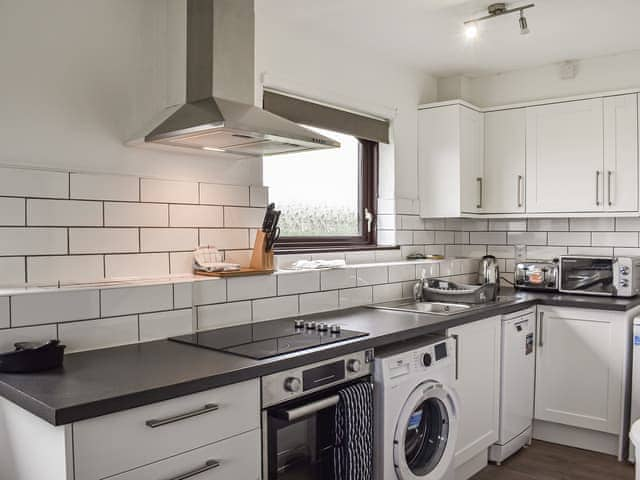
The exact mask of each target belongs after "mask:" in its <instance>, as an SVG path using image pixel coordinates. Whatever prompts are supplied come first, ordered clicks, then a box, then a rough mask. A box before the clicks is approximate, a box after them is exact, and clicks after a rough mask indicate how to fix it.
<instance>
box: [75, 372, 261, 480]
mask: <svg viewBox="0 0 640 480" xmlns="http://www.w3.org/2000/svg"><path fill="white" fill-rule="evenodd" d="M259 424H260V403H259V380H257V379H256V380H250V381H248V382H243V383H237V384H233V385H229V386H226V387H221V388H217V389H214V390H208V391H206V392H200V393H196V394H193V395H188V396H185V397H180V398H175V399H172V400H167V401H164V402H158V403H154V404H151V405H145V406H144V407H138V408H134V409H131V410H125V411H123V412H117V413H112V414H109V415H104V416H102V417H98V418H93V419H90V420H84V421H81V422H77V423H74V424H73V452H74V453H73V455H74V464H75V474H76V480H98V479H101V478H104V477H108V476H110V475H115V474H117V473H121V472H124V471H127V470H131V469H134V468H137V467H140V466H142V465H147V464H150V463H153V462H157V461H158V460H162V459H164V458H167V457H170V456H173V455H177V454H180V453H183V452H186V451H188V450H193V449H195V448H198V447H202V446H204V445H208V444H211V443H214V442H217V441H219V440H222V439H225V438H228V437H231V436H234V435H237V434H239V433H244V432H248V431H250V430H253V429H255V428H258V427H259ZM136 478H137V477H136ZM141 478H142V477H141ZM158 478H162V479H165V478H171V477H170V476H167V475H163V476H161V477H158ZM204 478H206V477H204ZM212 478H213V477H212ZM216 478H217V477H216Z"/></svg>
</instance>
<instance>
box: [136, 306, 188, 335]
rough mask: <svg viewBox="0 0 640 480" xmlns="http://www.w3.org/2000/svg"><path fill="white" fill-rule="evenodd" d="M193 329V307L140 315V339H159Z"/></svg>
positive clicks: (182, 333) (185, 332)
mask: <svg viewBox="0 0 640 480" xmlns="http://www.w3.org/2000/svg"><path fill="white" fill-rule="evenodd" d="M192 331H193V318H192V314H191V308H188V309H185V310H172V311H169V312H158V313H145V314H142V315H140V340H142V341H143V342H145V341H149V340H159V339H164V338H167V337H172V336H175V335H184V334H187V333H191V332H192Z"/></svg>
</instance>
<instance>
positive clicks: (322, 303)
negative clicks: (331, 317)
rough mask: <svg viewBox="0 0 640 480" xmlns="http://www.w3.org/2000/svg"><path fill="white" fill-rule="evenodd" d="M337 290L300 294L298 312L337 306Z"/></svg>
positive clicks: (316, 310)
mask: <svg viewBox="0 0 640 480" xmlns="http://www.w3.org/2000/svg"><path fill="white" fill-rule="evenodd" d="M339 306H340V303H339V297H338V290H332V291H329V292H314V293H305V294H303V295H300V313H315V312H325V311H327V310H335V309H337V308H339Z"/></svg>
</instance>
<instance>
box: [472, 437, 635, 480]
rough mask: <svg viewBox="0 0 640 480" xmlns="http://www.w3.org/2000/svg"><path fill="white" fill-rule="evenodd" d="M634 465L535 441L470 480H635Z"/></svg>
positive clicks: (613, 458)
mask: <svg viewBox="0 0 640 480" xmlns="http://www.w3.org/2000/svg"><path fill="white" fill-rule="evenodd" d="M633 478H634V476H633V466H632V465H630V464H628V463H620V462H618V460H617V459H616V458H615V457H612V456H609V455H604V454H602V453H595V452H589V451H587V450H579V449H577V448H571V447H564V446H562V445H555V444H553V443H546V442H540V441H534V442H533V445H531V446H530V447H529V448H526V449H522V450H520V452H518V453H516V454H515V455H513V456H512V457H511V458H509V459H508V460H506V461H505V462H504V463H503V464H502V465H501V466H500V467H497V466H495V465H489V466H488V467H487V468H485V469H484V470H482V471H481V472H480V473H478V474H477V475H475V476H474V477H473V478H472V479H471V480H633Z"/></svg>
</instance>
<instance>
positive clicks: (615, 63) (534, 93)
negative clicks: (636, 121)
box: [439, 51, 640, 106]
mask: <svg viewBox="0 0 640 480" xmlns="http://www.w3.org/2000/svg"><path fill="white" fill-rule="evenodd" d="M467 86H468V88H467V89H466V91H467V92H468V95H469V97H468V98H466V100H469V101H471V102H472V103H475V104H477V105H479V106H495V105H502V104H508V103H515V102H522V101H530V100H538V99H545V98H554V97H565V96H571V95H580V94H588V93H594V92H601V91H607V90H619V89H625V88H638V87H640V51H634V52H628V53H622V54H618V55H610V56H606V57H597V58H591V59H587V60H580V61H578V62H577V74H576V76H575V78H572V79H566V80H564V79H562V78H561V77H560V65H558V64H552V65H544V66H540V67H536V68H529V69H524V70H516V71H512V72H505V73H501V74H498V75H489V76H484V77H477V78H470V79H468V81H467ZM443 93H446V92H443ZM439 97H440V95H439ZM443 99H444V98H443Z"/></svg>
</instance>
